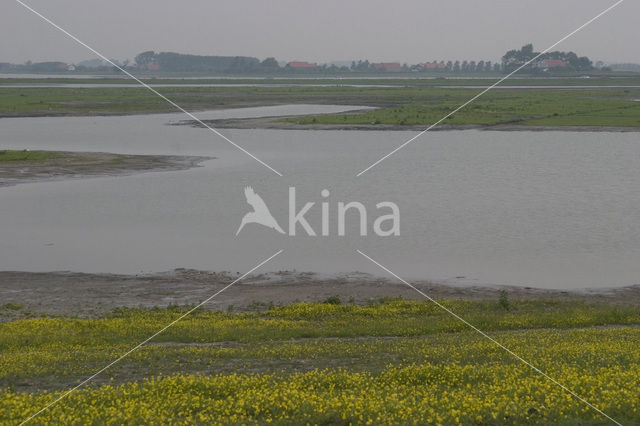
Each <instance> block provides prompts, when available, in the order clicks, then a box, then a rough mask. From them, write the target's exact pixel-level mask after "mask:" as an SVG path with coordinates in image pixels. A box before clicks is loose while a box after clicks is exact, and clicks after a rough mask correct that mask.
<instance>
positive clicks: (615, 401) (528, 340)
mask: <svg viewBox="0 0 640 426" xmlns="http://www.w3.org/2000/svg"><path fill="white" fill-rule="evenodd" d="M504 300H507V304H508V309H506V308H505V306H504ZM442 303H443V304H445V305H446V306H447V307H449V308H450V309H452V310H453V311H454V312H459V313H461V314H462V315H463V316H464V317H465V318H466V319H468V320H469V321H470V322H471V323H473V324H475V325H477V326H478V327H480V328H481V329H483V330H485V331H487V332H489V333H490V334H491V336H492V337H494V338H496V339H497V340H498V341H500V342H501V343H503V344H504V345H506V346H507V347H509V348H510V349H512V350H513V351H514V352H516V353H518V354H521V355H523V356H524V357H525V358H526V359H527V360H529V361H531V362H532V363H533V364H534V365H536V366H537V367H539V368H540V369H542V370H543V371H545V372H546V373H547V374H549V375H550V376H552V377H554V378H556V379H557V380H559V381H560V382H561V383H563V384H565V385H566V386H568V387H569V388H571V389H573V390H574V391H576V392H577V393H578V394H579V395H581V396H583V397H584V398H586V399H587V400H589V401H590V402H593V403H595V404H596V405H597V406H598V407H599V408H601V409H603V410H604V411H605V412H606V413H607V414H609V415H611V416H612V417H614V418H616V419H617V420H618V421H621V422H623V423H635V422H638V421H640V413H639V412H638V408H639V404H640V400H639V399H638V398H637V389H636V387H635V386H632V385H630V384H632V383H637V381H638V379H639V378H640V348H639V347H638V345H637V342H638V339H640V328H638V327H637V326H638V325H640V307H637V306H635V305H605V304H589V303H583V302H576V301H571V302H560V301H550V300H530V301H521V300H509V299H507V298H506V296H503V297H501V298H500V299H499V300H495V301H460V300H448V301H442ZM185 309H186V308H179V307H172V308H168V309H152V310H141V309H132V308H122V309H118V310H116V311H114V312H113V313H112V314H110V315H108V316H106V317H103V318H95V319H81V318H70V317H55V318H34V319H29V320H18V321H11V322H5V323H3V324H0V398H2V399H3V404H2V407H0V422H3V421H7V422H18V421H20V420H22V419H24V418H25V417H27V416H28V415H30V414H32V413H33V412H35V411H37V410H38V409H39V408H41V407H42V406H44V405H46V404H47V403H48V402H49V401H52V400H53V399H54V398H56V397H57V396H58V395H60V394H59V393H57V392H60V391H62V390H63V389H66V388H68V387H70V386H72V385H74V384H75V383H78V382H79V381H81V380H82V379H83V378H85V377H87V376H89V375H91V374H93V373H94V372H95V371H97V370H98V369H100V368H101V367H103V366H104V365H106V364H108V363H109V362H110V361H111V360H113V359H116V358H117V357H118V356H120V355H121V354H123V353H125V352H126V351H127V350H128V349H130V348H131V347H133V346H135V345H136V344H138V343H139V342H140V341H142V340H143V339H145V338H146V337H148V336H150V335H151V334H153V333H154V332H155V331H157V330H158V329H160V328H162V327H163V326H164V325H166V324H167V323H169V322H171V321H172V320H174V319H176V318H178V317H179V316H180V315H181V314H182V313H183V312H184V310H185ZM251 309H259V310H258V311H252V312H239V313H231V312H213V311H204V310H197V311H196V312H194V313H193V314H192V315H190V316H188V317H186V318H185V319H183V320H182V321H180V322H179V323H177V324H175V325H174V326H173V327H171V328H169V329H168V330H166V332H164V333H163V334H161V335H159V336H157V337H156V338H154V339H153V340H152V341H151V342H150V343H149V344H147V345H145V346H143V347H142V348H140V349H139V350H137V351H136V352H134V353H132V354H131V355H130V356H129V357H127V358H125V359H124V360H123V361H122V362H120V363H118V364H116V365H114V366H113V368H111V369H109V370H108V371H106V372H104V373H103V374H102V375H100V376H99V377H97V378H96V380H95V381H94V382H92V384H91V385H89V386H88V387H87V388H83V389H82V390H79V391H77V392H75V393H73V394H72V395H71V396H70V397H69V398H67V399H64V400H63V401H61V402H60V403H59V404H57V405H55V406H54V407H52V409H51V410H48V411H46V412H45V413H43V414H42V415H41V416H39V417H37V418H36V419H35V422H34V423H35V424H51V423H52V422H53V423H67V422H76V423H78V424H80V423H97V424H103V423H120V424H137V423H147V422H159V423H185V424H186V423H194V422H195V423H198V422H202V423H210V422H213V423H234V424H242V423H252V424H253V423H256V422H257V423H267V422H275V423H276V424H300V423H306V422H311V423H321V424H349V423H365V422H367V421H371V422H374V423H389V424H398V423H413V422H415V423H417V424H424V423H429V422H432V423H445V424H449V423H464V424H522V423H523V422H526V423H529V424H538V423H540V424H548V423H554V424H600V423H602V422H604V420H605V419H603V418H602V417H601V416H599V415H598V414H597V413H596V412H595V411H594V410H592V409H590V408H589V407H587V406H586V405H585V404H584V403H582V402H580V401H578V400H576V399H574V398H572V397H571V396H570V395H569V394H567V393H566V392H565V391H563V390H562V389H560V388H559V387H558V386H557V385H554V384H553V383H552V382H550V381H549V380H547V379H545V378H543V377H541V376H540V375H539V374H537V373H536V372H535V371H533V370H532V369H531V368H529V367H527V366H525V365H523V364H522V363H521V362H520V361H518V360H517V359H515V358H514V357H512V356H510V355H509V354H507V353H506V352H504V350H502V349H500V348H499V347H498V346H497V345H495V344H494V343H492V342H490V341H488V340H487V339H484V338H483V337H481V336H479V335H478V334H477V333H474V332H472V331H470V330H469V329H468V327H466V326H465V325H464V324H462V323H460V322H459V321H456V320H455V319H454V318H452V317H451V316H450V315H448V314H447V313H445V312H443V311H442V310H441V309H439V308H438V307H436V306H435V305H434V304H432V303H430V302H409V301H403V300H399V299H384V300H381V301H380V302H375V303H371V304H369V305H364V306H363V305H354V304H344V303H342V301H339V299H336V298H329V299H327V301H326V303H317V304H313V303H298V304H293V305H287V306H268V305H261V304H256V305H254V306H252V307H251ZM148 378H151V379H148ZM147 379H148V380H147ZM43 390H47V391H46V392H43Z"/></svg>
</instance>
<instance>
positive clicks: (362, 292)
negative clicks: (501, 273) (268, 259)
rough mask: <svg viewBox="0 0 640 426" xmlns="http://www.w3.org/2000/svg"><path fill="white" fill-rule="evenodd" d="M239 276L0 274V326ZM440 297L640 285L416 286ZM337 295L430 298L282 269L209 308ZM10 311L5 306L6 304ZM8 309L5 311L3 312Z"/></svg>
mask: <svg viewBox="0 0 640 426" xmlns="http://www.w3.org/2000/svg"><path fill="white" fill-rule="evenodd" d="M236 278H237V275H236V274H233V273H228V272H210V271H201V270H192V269H175V270H173V271H169V272H163V273H152V274H139V275H121V274H90V273H79V272H14V271H0V300H2V301H3V304H2V305H5V304H17V305H19V306H21V308H20V309H17V310H10V309H2V310H0V313H1V314H2V315H0V322H2V321H10V320H14V319H19V318H24V315H25V313H28V314H29V317H33V316H36V317H38V316H47V315H71V316H79V317H90V318H91V317H97V316H100V315H104V314H106V313H109V312H111V311H113V310H114V309H116V308H121V307H142V308H147V309H149V308H153V307H167V306H171V305H195V304H198V303H201V302H202V301H203V300H205V299H206V298H208V297H209V296H211V294H214V293H215V292H216V291H219V290H220V289H222V288H223V287H224V286H226V285H227V284H229V283H230V282H231V281H232V280H233V279H236ZM413 284H414V285H415V286H416V287H417V288H419V289H420V290H421V291H424V292H425V293H426V294H429V296H430V297H433V298H435V299H465V300H498V299H499V297H500V294H501V292H502V291H506V292H507V294H508V296H509V298H510V299H513V300H531V299H547V300H563V301H575V302H577V303H583V302H584V303H609V304H618V305H628V304H637V303H638V302H640V285H634V286H628V287H619V288H600V289H579V290H548V289H541V288H533V287H515V286H494V287H486V286H456V285H450V284H442V283H433V282H429V281H415V282H413ZM334 296H338V297H339V298H340V299H341V300H342V301H343V302H351V303H358V304H366V303H368V302H371V301H375V300H380V299H381V298H389V297H391V298H397V297H400V298H403V299H407V300H426V299H425V298H424V297H422V296H421V295H419V294H418V293H416V292H415V291H414V290H412V289H410V288H409V287H407V286H406V285H404V284H401V283H398V282H396V281H394V280H391V279H387V278H380V277H376V276H372V275H369V274H364V273H358V272H353V273H345V274H337V275H333V276H326V275H320V274H315V273H311V272H291V271H280V272H276V273H264V274H256V275H251V276H249V277H247V278H246V279H244V280H242V281H240V282H238V283H237V284H235V285H234V286H232V287H230V288H229V289H228V290H227V291H225V292H224V294H221V295H220V297H218V298H215V299H213V300H212V301H211V302H210V303H207V304H206V305H205V306H204V308H205V309H211V310H226V309H229V308H230V307H233V308H239V309H242V308H247V307H249V306H252V305H256V304H260V305H265V306H266V305H269V304H274V305H282V304H290V303H295V302H322V301H324V300H326V299H327V298H330V297H334ZM5 306H6V305H5ZM0 308H2V306H0Z"/></svg>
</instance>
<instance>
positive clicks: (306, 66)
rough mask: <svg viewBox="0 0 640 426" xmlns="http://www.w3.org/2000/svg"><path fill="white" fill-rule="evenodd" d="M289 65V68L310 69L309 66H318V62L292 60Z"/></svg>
mask: <svg viewBox="0 0 640 426" xmlns="http://www.w3.org/2000/svg"><path fill="white" fill-rule="evenodd" d="M287 66H288V67H289V68H298V69H309V68H316V67H317V66H318V64H316V63H315V62H313V63H311V62H302V61H292V62H289V63H288V64H287Z"/></svg>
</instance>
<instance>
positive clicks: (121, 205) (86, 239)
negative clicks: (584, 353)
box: [0, 106, 640, 289]
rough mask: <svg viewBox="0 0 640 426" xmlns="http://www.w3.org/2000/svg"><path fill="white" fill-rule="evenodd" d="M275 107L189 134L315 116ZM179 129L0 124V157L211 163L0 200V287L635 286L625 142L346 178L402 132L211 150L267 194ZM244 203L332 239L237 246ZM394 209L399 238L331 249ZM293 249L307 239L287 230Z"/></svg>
mask: <svg viewBox="0 0 640 426" xmlns="http://www.w3.org/2000/svg"><path fill="white" fill-rule="evenodd" d="M341 108H344V107H331V106H280V107H264V108H248V109H241V110H230V111H212V112H206V113H200V114H199V116H200V117H202V118H230V117H248V116H262V115H278V114H285V115H286V114H291V113H295V112H299V113H318V112H330V111H338V110H340V109H341ZM181 119H183V116H182V115H179V114H163V115H146V116H135V117H84V118H80V117H74V118H15V119H13V118H12V119H0V135H1V136H0V138H1V141H0V142H1V143H2V146H3V148H15V149H22V148H29V149H59V150H78V151H80V150H84V151H107V152H118V153H131V154H181V155H208V156H215V157H217V159H215V160H211V161H208V162H206V163H204V164H203V166H204V167H199V168H195V169H192V170H188V171H179V172H159V173H145V174H139V175H134V176H125V177H104V178H92V179H75V180H67V181H59V182H44V183H30V184H24V185H18V186H15V187H7V188H0V270H28V271H51V270H73V271H87V272H121V273H138V272H141V271H144V272H150V271H163V270H169V269H173V268H177V267H184V268H197V269H208V270H231V271H233V272H236V271H240V272H242V271H246V270H248V269H250V268H251V267H253V266H254V265H255V264H257V263H258V262H259V261H261V260H262V259H265V258H266V257H268V256H270V255H271V254H272V253H274V252H275V251H276V250H278V249H281V248H282V249H284V253H283V254H282V255H280V256H279V257H277V258H276V259H274V260H273V261H272V262H271V263H269V264H268V265H266V266H265V267H264V270H269V271H274V270H279V269H297V270H299V271H300V270H305V271H306V270H309V271H318V272H322V273H334V272H346V271H355V270H358V271H365V272H371V273H374V274H376V275H384V272H383V271H381V270H380V269H379V268H378V267H377V266H375V265H372V264H371V263H370V262H369V261H367V260H366V259H364V258H363V257H362V256H360V255H359V254H357V253H356V252H355V250H356V249H361V250H363V251H364V252H365V253H367V254H369V255H370V256H372V257H373V258H374V259H376V260H378V261H379V262H381V263H382V264H385V265H386V266H387V267H389V268H390V269H391V270H393V271H394V272H396V273H397V274H398V275H400V276H403V277H407V278H421V279H431V280H437V281H445V282H449V283H462V284H469V283H473V284H508V285H522V286H535V287H548V288H567V289H569V288H582V287H609V286H621V285H631V284H637V283H640V264H639V262H638V259H640V212H639V211H640V210H639V207H640V167H639V166H640V144H639V143H638V138H637V134H635V133H585V132H579V133H578V132H575V133H574V132H490V131H477V130H469V131H440V132H430V133H427V134H425V135H424V136H423V137H421V138H420V139H419V140H417V141H416V142H415V143H413V144H411V145H409V146H407V147H406V148H405V149H403V150H401V151H399V152H398V153H397V154H395V155H394V156H392V157H390V158H389V159H387V160H386V161H385V162H383V163H381V164H380V165H379V166H377V167H375V168H373V169H371V170H370V171H369V172H367V173H366V174H364V175H363V176H361V177H356V176H355V175H356V174H357V172H359V171H360V170H362V169H364V168H365V167H367V166H368V165H369V164H371V163H372V162H373V161H375V160H377V159H378V158H380V157H381V156H382V155H384V154H386V153H387V152H388V151H390V150H391V149H393V148H395V147H396V146H397V145H399V144H400V143H402V142H404V141H405V140H407V139H408V138H409V137H411V136H413V135H414V134H415V133H413V132H376V131H293V130H228V129H224V130H222V131H221V132H222V133H223V134H224V135H226V136H228V137H230V138H231V139H232V140H234V141H236V142H237V143H239V144H241V145H242V146H243V147H245V148H246V149H248V150H249V151H251V152H252V153H254V154H255V155H257V156H258V157H259V158H261V159H262V160H264V161H266V162H268V163H269V164H270V165H272V166H273V167H275V168H276V169H278V170H279V171H281V172H282V173H283V174H284V175H285V176H284V177H279V176H277V175H275V174H274V173H272V172H271V171H269V170H268V169H266V168H265V167H263V166H261V165H260V164H258V163H257V162H255V161H254V160H252V159H251V158H249V157H248V156H246V155H245V154H243V153H241V152H239V151H238V150H236V149H235V148H233V147H231V146H230V145H229V144H228V143H227V142H225V141H223V140H222V139H221V138H219V137H217V136H216V135H214V134H212V133H211V132H209V131H207V130H206V129H198V128H191V127H187V126H167V125H165V124H166V123H167V122H169V121H174V120H181ZM247 185H250V186H253V187H254V188H255V190H256V191H257V192H258V193H259V194H260V195H261V196H262V197H263V198H264V200H265V202H266V203H267V204H268V206H269V208H270V210H271V212H272V213H273V215H274V217H275V218H276V219H277V220H278V222H279V223H280V225H281V226H282V227H284V228H285V229H286V227H287V217H288V212H287V208H288V206H287V202H288V187H289V186H295V187H296V191H297V192H296V195H297V199H298V208H300V207H301V204H303V203H304V202H307V201H314V202H315V203H316V205H315V206H314V207H313V208H312V209H311V212H310V213H309V214H308V215H307V217H308V219H309V222H310V224H311V225H312V226H313V227H314V228H315V230H316V232H318V233H319V231H320V223H321V220H320V213H321V209H320V206H319V203H321V202H322V201H324V199H323V198H322V197H321V196H320V191H321V190H322V189H324V188H326V189H329V190H330V191H331V195H330V196H329V197H328V198H327V200H328V202H329V207H330V211H331V215H330V217H329V220H330V233H331V235H330V236H328V237H309V236H296V237H290V236H284V235H280V234H277V233H276V232H275V231H272V230H269V229H267V228H262V227H260V226H259V225H255V224H254V225H248V226H247V227H246V228H245V229H244V230H243V231H242V232H241V233H240V235H239V236H238V237H235V232H236V229H237V227H238V225H239V224H240V220H241V218H242V216H243V215H244V214H245V213H247V212H248V211H249V209H250V208H249V206H248V205H247V204H246V201H245V199H244V194H243V188H244V187H245V186H247ZM338 201H345V202H349V201H361V202H362V203H363V204H364V205H365V206H366V207H367V213H368V214H369V221H368V222H369V230H371V226H372V223H373V220H374V219H375V217H377V212H376V208H375V204H376V203H377V202H380V201H393V202H395V203H396V204H398V206H399V207H400V211H401V226H400V227H401V235H400V236H399V237H386V238H381V237H377V236H375V235H368V236H366V237H361V236H359V235H358V234H359V233H358V229H359V228H358V221H357V218H356V217H355V215H353V216H349V217H347V236H346V237H339V236H337V228H336V221H337V214H336V211H335V210H336V208H337V202H338ZM298 233H299V234H300V233H303V234H304V231H302V230H301V228H300V227H299V228H298Z"/></svg>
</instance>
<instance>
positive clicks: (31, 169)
mask: <svg viewBox="0 0 640 426" xmlns="http://www.w3.org/2000/svg"><path fill="white" fill-rule="evenodd" d="M36 152H37V151H36ZM53 154H55V156H54V157H53V158H49V159H46V160H43V161H11V162H2V163H0V187H3V186H12V185H17V184H21V183H28V182H38V181H50V180H60V179H69V178H86V177H97V176H122V175H131V174H135V173H143V172H154V171H172V170H186V169H190V168H192V167H197V166H198V165H199V164H200V163H202V162H203V161H206V160H210V159H212V158H213V157H188V156H173V155H166V156H165V155H123V154H109V153H99V152H63V151H58V152H55V153H53Z"/></svg>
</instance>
